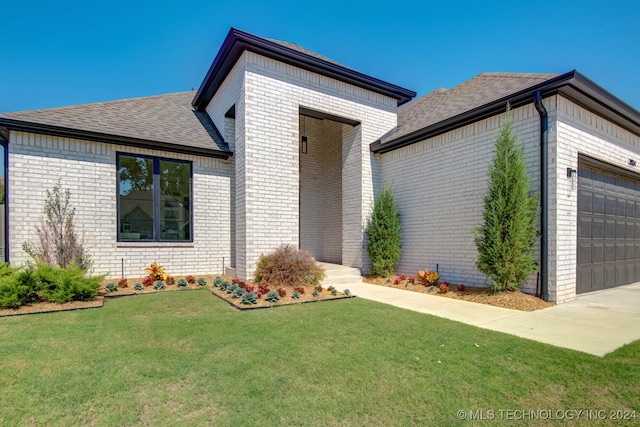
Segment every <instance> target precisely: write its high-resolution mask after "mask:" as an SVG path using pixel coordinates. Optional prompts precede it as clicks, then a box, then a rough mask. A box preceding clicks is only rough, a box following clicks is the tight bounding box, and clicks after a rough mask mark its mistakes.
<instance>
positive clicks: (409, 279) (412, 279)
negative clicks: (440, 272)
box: [407, 276, 416, 285]
mask: <svg viewBox="0 0 640 427" xmlns="http://www.w3.org/2000/svg"><path fill="white" fill-rule="evenodd" d="M407 281H408V282H409V283H411V284H412V285H413V284H414V283H416V276H409V278H408V279H407Z"/></svg>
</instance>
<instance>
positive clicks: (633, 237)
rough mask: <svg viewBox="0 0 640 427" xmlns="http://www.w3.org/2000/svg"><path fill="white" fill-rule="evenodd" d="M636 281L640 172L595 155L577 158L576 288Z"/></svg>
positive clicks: (639, 271) (639, 265) (639, 249)
mask: <svg viewBox="0 0 640 427" xmlns="http://www.w3.org/2000/svg"><path fill="white" fill-rule="evenodd" d="M638 281H640V177H639V176H638V175H636V174H633V173H630V172H627V171H625V170H623V169H620V168H616V167H614V166H609V165H607V164H604V163H600V162H598V161H595V160H591V159H589V160H587V159H580V161H579V164H578V271H577V287H576V292H577V293H584V292H590V291H595V290H599V289H607V288H612V287H615V286H621V285H626V284H629V283H633V282H638Z"/></svg>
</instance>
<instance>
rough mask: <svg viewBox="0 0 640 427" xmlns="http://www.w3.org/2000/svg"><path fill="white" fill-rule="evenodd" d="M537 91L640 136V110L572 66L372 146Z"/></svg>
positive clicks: (412, 137)
mask: <svg viewBox="0 0 640 427" xmlns="http://www.w3.org/2000/svg"><path fill="white" fill-rule="evenodd" d="M537 91H540V92H541V95H542V97H548V96H552V95H555V94H558V93H560V94H562V95H563V96H565V97H567V98H569V99H571V100H573V101H575V102H576V103H578V104H580V105H581V106H583V107H585V108H587V109H589V110H590V111H592V112H594V113H597V114H599V115H601V116H603V117H605V118H607V119H609V120H611V121H612V122H614V123H615V124H617V125H619V126H621V127H622V128H624V129H626V130H628V131H629V132H631V133H633V134H635V135H638V136H640V112H638V111H637V110H636V109H634V108H633V107H631V106H630V105H628V104H626V103H625V102H623V101H621V100H620V99H619V98H617V97H615V96H614V95H613V94H611V93H610V92H607V91H606V90H605V89H603V88H602V87H601V86H599V85H597V84H596V83H594V82H593V81H591V80H589V79H588V78H586V77H585V76H584V75H582V74H580V73H578V72H577V71H575V70H573V71H570V72H568V73H566V74H562V75H560V76H557V77H554V78H552V79H549V80H547V81H545V82H543V83H540V84H537V85H535V86H532V87H529V88H527V89H524V90H522V91H520V92H516V93H514V94H511V95H509V96H506V97H504V98H501V99H498V100H496V101H493V102H491V103H489V104H485V105H482V106H480V107H477V108H474V109H473V110H469V111H466V112H464V113H462V114H459V115H457V116H454V117H450V118H448V119H446V120H443V121H441V122H438V123H435V124H433V125H431V126H427V127H426V128H423V129H419V130H417V131H415V132H412V133H410V134H407V135H404V136H402V137H400V138H398V139H395V140H391V141H389V142H385V143H384V144H383V143H382V142H381V141H380V140H377V141H375V142H373V143H372V144H371V145H370V149H371V151H372V152H374V153H380V154H382V153H386V152H389V151H392V150H395V149H398V148H401V147H405V146H407V145H411V144H415V143H416V142H419V141H423V140H425V139H428V138H432V137H434V136H437V135H441V134H443V133H446V132H450V131H452V130H454V129H457V128H460V127H462V126H466V125H468V124H471V123H473V122H476V121H478V120H482V119H486V118H488V117H491V116H494V115H496V114H500V113H504V111H505V106H506V104H507V103H510V104H511V107H512V108H517V107H520V106H523V105H525V104H528V103H531V102H533V97H534V94H535V93H536V92H537Z"/></svg>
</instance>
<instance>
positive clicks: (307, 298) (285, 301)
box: [211, 283, 354, 310]
mask: <svg viewBox="0 0 640 427" xmlns="http://www.w3.org/2000/svg"><path fill="white" fill-rule="evenodd" d="M252 285H253V283H252ZM256 287H257V286H256ZM280 288H284V289H285V290H286V292H287V294H286V295H285V296H283V297H280V301H279V302H277V303H272V302H268V301H266V295H262V298H260V299H258V302H257V304H249V305H247V304H242V303H241V298H233V297H232V296H231V294H230V293H227V292H226V291H223V290H220V289H219V288H215V287H212V288H211V293H212V294H214V295H216V296H217V297H220V298H222V299H223V300H225V301H227V302H228V303H229V304H231V305H233V306H234V307H236V308H239V309H241V310H252V309H256V308H268V307H279V306H283V305H291V304H302V303H309V302H318V301H330V300H337V299H344V298H353V297H354V295H345V294H344V293H342V292H337V293H336V295H332V294H331V292H330V291H329V290H327V288H323V290H322V292H320V294H319V295H318V296H317V297H314V296H313V289H314V287H313V286H310V285H307V286H305V287H304V288H305V292H304V293H303V294H300V298H299V299H294V298H292V297H291V294H293V292H294V289H293V286H278V287H271V290H273V291H277V290H278V289H280Z"/></svg>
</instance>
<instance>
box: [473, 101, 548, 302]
mask: <svg viewBox="0 0 640 427" xmlns="http://www.w3.org/2000/svg"><path fill="white" fill-rule="evenodd" d="M509 109H510V107H509V106H508V105H507V120H506V121H505V123H504V126H503V127H502V130H501V132H500V134H499V135H498V136H497V138H496V143H495V154H494V157H493V162H492V164H491V165H490V166H489V175H490V177H489V189H488V191H487V194H486V195H485V197H484V212H483V224H482V225H481V226H480V227H478V228H477V229H475V230H474V232H475V243H476V247H477V249H478V255H479V256H478V259H477V261H476V267H477V268H478V270H480V272H482V273H484V274H486V275H487V276H489V277H490V278H491V282H492V283H491V289H492V290H493V291H494V292H499V291H506V290H515V289H519V288H520V285H521V284H522V283H524V282H525V281H526V280H527V277H528V276H529V275H530V274H531V273H532V272H533V271H534V270H535V269H536V261H535V259H534V253H533V252H534V248H535V242H536V237H537V234H538V231H537V228H536V223H537V220H538V203H537V197H536V196H530V195H529V194H530V187H529V177H528V176H527V165H526V162H525V160H524V155H523V153H522V147H521V146H520V143H519V141H518V137H517V135H514V134H513V132H512V130H511V117H510V113H509Z"/></svg>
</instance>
